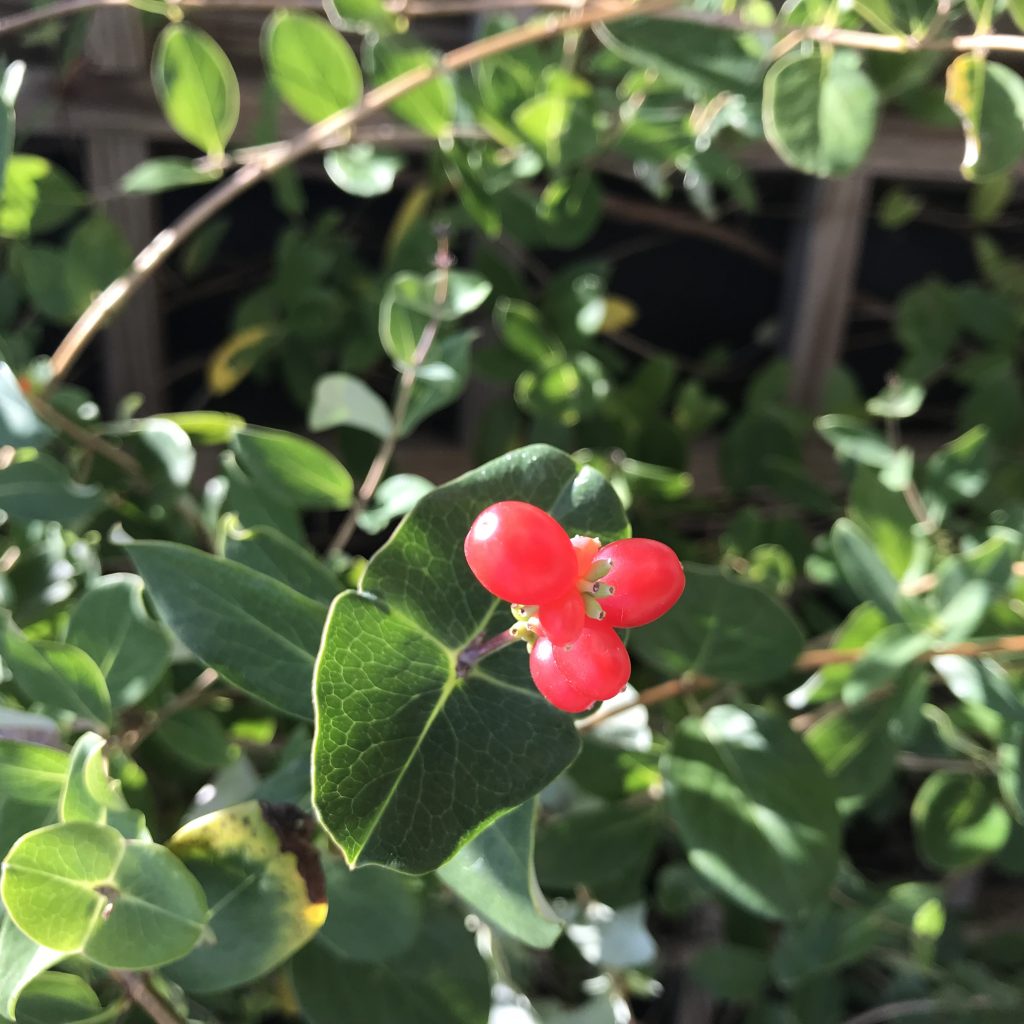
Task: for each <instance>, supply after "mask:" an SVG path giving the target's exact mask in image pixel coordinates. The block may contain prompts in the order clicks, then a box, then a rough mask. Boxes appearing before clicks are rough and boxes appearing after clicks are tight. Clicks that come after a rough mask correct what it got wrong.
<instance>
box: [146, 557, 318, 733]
mask: <svg viewBox="0 0 1024 1024" xmlns="http://www.w3.org/2000/svg"><path fill="white" fill-rule="evenodd" d="M127 547H128V553H129V554H130V555H131V557H132V560H133V561H134V562H135V565H136V568H137V569H138V570H139V573H140V574H141V576H142V578H143V579H144V580H145V582H146V590H147V591H148V593H149V595H150V597H151V598H152V600H153V603H154V604H155V605H156V608H157V611H158V612H159V613H160V617H161V618H162V619H163V621H164V622H165V623H167V625H168V626H169V627H170V628H171V629H172V630H173V631H174V632H175V633H176V634H177V636H178V638H179V639H180V640H181V641H182V643H184V644H185V645H186V646H187V647H188V648H189V649H190V650H191V651H192V653H193V654H195V655H196V657H197V658H199V659H200V660H201V661H203V662H205V663H206V664H207V665H209V666H210V667H211V668H214V669H216V670H217V671H218V672H219V673H220V674H221V675H223V676H224V677H225V679H227V680H229V681H230V682H231V683H233V684H234V685H235V686H237V687H238V688H239V689H241V690H245V692H246V693H251V694H252V695H253V696H254V697H258V698H259V699H260V700H264V701H266V702H267V703H268V704H272V705H273V706H274V707H276V708H280V709H281V710H282V711H284V712H286V713H287V714H291V715H296V716H297V717H299V718H308V717H309V715H310V695H309V685H310V680H311V678H312V675H313V658H314V655H315V653H316V648H317V644H318V643H319V640H320V632H321V628H322V626H323V618H324V610H323V606H322V605H320V604H318V603H317V602H315V601H311V600H310V599H309V598H307V597H303V596H302V595H301V594H298V593H296V592H295V591H294V590H292V589H291V588H290V587H286V586H285V585H284V584H283V583H279V582H278V581H277V580H275V579H271V578H270V577H269V576H264V575H263V574H262V573H259V572H255V571H253V570H252V569H249V568H247V567H246V566H244V565H237V564H236V563H234V562H229V561H228V560H227V559H224V558H217V557H215V556H213V555H207V554H204V553H203V552H201V551H196V550H195V549H193V548H188V547H185V546H183V545H180V544H168V543H165V542H162V541H138V542H135V543H132V544H130V545H128V546H127Z"/></svg>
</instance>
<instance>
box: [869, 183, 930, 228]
mask: <svg viewBox="0 0 1024 1024" xmlns="http://www.w3.org/2000/svg"><path fill="white" fill-rule="evenodd" d="M926 205H927V204H926V202H925V200H924V199H923V198H922V197H921V196H919V195H917V194H916V193H914V192H910V191H908V190H907V189H905V188H902V187H900V186H898V185H897V186H893V187H891V188H887V189H886V190H885V192H883V193H882V197H881V198H880V199H879V200H878V205H877V206H876V208H875V215H876V216H877V218H878V223H879V224H880V225H881V226H882V227H883V228H885V230H886V231H899V230H900V228H905V227H906V226H907V225H908V224H911V223H913V222H914V221H915V220H917V218H918V217H919V216H920V215H921V213H923V212H924V209H925V206H926Z"/></svg>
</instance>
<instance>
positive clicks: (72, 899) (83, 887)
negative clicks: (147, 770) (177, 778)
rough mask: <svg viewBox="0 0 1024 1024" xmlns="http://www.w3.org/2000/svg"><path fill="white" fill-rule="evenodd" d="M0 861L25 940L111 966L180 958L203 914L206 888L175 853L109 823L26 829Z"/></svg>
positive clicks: (7, 902)
mask: <svg viewBox="0 0 1024 1024" xmlns="http://www.w3.org/2000/svg"><path fill="white" fill-rule="evenodd" d="M3 869H4V870H3V879H2V881H0V895H2V896H3V901H4V906H5V907H6V908H7V913H8V914H9V915H10V917H11V918H12V920H13V921H14V923H15V924H16V925H17V926H18V927H19V928H21V929H22V930H23V931H24V932H25V933H26V934H27V935H28V936H29V938H31V939H33V940H34V941H36V942H38V943H40V944H42V945H46V946H48V947H50V948H52V949H55V950H58V951H59V952H61V953H84V954H85V955H86V956H87V957H88V958H89V959H90V960H92V961H94V962H95V963H97V964H100V965H101V966H104V967H107V968H111V969H115V968H116V969H120V970H142V969H145V968H148V967H157V966H160V965H161V964H164V963H168V962H170V961H172V960H177V959H178V958H179V957H181V956H183V955H184V954H185V953H187V952H188V951H189V950H190V949H191V948H192V947H193V946H194V945H195V944H196V942H197V941H198V939H199V936H200V933H201V932H202V929H203V925H204V922H205V920H206V901H205V899H204V898H203V891H202V889H200V888H199V885H198V884H197V883H196V881H195V879H194V878H193V877H192V876H191V875H190V874H189V873H188V871H186V870H185V868H184V867H183V866H182V864H181V862H180V861H179V860H177V859H176V858H175V857H174V855H173V854H172V853H170V852H169V851H168V850H167V849H165V848H164V847H162V846H155V845H153V844H152V843H143V842H137V841H130V840H126V839H124V838H123V837H122V836H121V835H120V834H119V833H118V832H117V831H115V830H114V829H112V828H109V827H108V826H105V825H93V824H87V823H86V822H72V823H68V824H61V825H51V826H49V827H48V828H43V829H39V830H38V831H36V832H31V833H29V834H28V835H26V836H23V837H22V838H21V839H20V840H19V841H18V842H17V843H15V845H14V847H13V848H12V849H11V851H10V853H8V854H7V857H6V858H5V859H4V862H3ZM108 907H109V908H110V909H109V910H107V908H108ZM140 934H144V935H146V941H145V942H140V941H139V935H140Z"/></svg>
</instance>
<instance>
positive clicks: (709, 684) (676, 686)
mask: <svg viewBox="0 0 1024 1024" xmlns="http://www.w3.org/2000/svg"><path fill="white" fill-rule="evenodd" d="M866 652H867V648H865V647H846V648H842V647H833V648H824V649H821V648H808V649H807V650H805V651H803V652H802V653H801V654H800V656H799V657H798V658H797V659H796V661H795V662H794V663H793V670H794V671H795V672H813V671H816V670H817V669H819V668H825V667H826V666H828V665H846V664H850V663H852V662H855V661H860V659H861V658H863V657H864V655H865V653H866ZM942 654H955V655H959V656H960V657H963V658H978V657H981V656H982V655H985V654H990V655H1000V654H1002V655H1019V654H1024V636H1020V635H1017V636H1001V637H995V638H994V639H992V640H967V641H964V642H963V643H958V644H939V645H937V646H936V647H934V648H933V649H932V650H930V651H925V652H924V653H923V654H921V655H920V656H919V657H918V658H917V659H916V660H917V661H919V662H926V661H929V660H930V659H931V658H934V657H937V656H938V655H942ZM723 682H724V681H723V680H720V679H717V678H715V677H714V676H704V675H697V674H694V673H687V674H685V675H682V676H680V677H679V678H678V679H668V680H666V681H665V682H663V683H658V684H657V686H651V687H649V688H648V689H646V690H644V691H643V692H641V693H639V694H637V696H636V697H635V698H634V699H633V700H631V701H629V702H627V703H625V704H619V705H617V706H614V707H610V708H602V709H601V710H600V711H596V712H594V714H592V715H589V716H588V717H587V718H584V719H581V720H580V721H579V722H578V723H577V725H576V727H577V729H579V730H580V731H581V732H585V731H587V730H588V729H593V728H594V726H595V725H598V724H599V723H601V722H604V721H606V720H607V719H609V718H613V717H614V716H615V715H620V714H622V712H623V711H628V710H629V709H630V708H635V707H638V706H640V705H643V706H645V707H649V706H650V705H652V704H661V703H662V702H663V701H666V700H672V699H673V698H674V697H681V696H683V695H684V694H687V693H695V692H697V691H699V690H708V689H712V688H714V687H716V686H720V685H722V684H723ZM810 716H811V717H809V718H808V721H809V722H811V724H813V720H817V718H818V717H820V716H819V715H817V713H816V712H811V713H810ZM801 717H805V716H801ZM794 721H796V720H794ZM803 728H804V727H801V726H800V725H798V726H797V731H803Z"/></svg>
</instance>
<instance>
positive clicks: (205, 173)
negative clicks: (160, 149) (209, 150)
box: [118, 156, 222, 195]
mask: <svg viewBox="0 0 1024 1024" xmlns="http://www.w3.org/2000/svg"><path fill="white" fill-rule="evenodd" d="M220 177H222V172H221V171H219V170H202V169H200V168H198V167H196V165H195V164H194V163H193V162H192V161H191V160H189V159H188V158H187V157H183V156H155V157H151V158H150V159H149V160H143V161H142V163H141V164H136V165H135V166H134V167H133V168H132V169H131V170H130V171H128V173H127V174H124V175H123V176H122V177H121V180H120V182H118V185H119V187H120V189H121V191H122V192H128V193H139V192H140V193H142V194H143V195H155V194H156V193H158V192H169V191H170V190H171V189H175V188H189V187H191V186H193V185H209V184H210V183H211V182H214V181H217V180H218V179H219V178H220Z"/></svg>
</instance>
